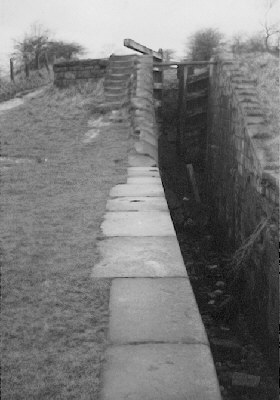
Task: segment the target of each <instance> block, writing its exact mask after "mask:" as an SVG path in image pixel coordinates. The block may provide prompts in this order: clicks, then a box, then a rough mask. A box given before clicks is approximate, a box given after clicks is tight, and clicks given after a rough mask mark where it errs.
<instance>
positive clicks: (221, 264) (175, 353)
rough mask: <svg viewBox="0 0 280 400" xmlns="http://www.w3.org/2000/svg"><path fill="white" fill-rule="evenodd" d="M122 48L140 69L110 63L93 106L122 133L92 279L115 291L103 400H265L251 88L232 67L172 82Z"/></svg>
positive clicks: (267, 229)
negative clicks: (117, 178)
mask: <svg viewBox="0 0 280 400" xmlns="http://www.w3.org/2000/svg"><path fill="white" fill-rule="evenodd" d="M132 42H133V41H130V40H127V42H126V45H127V47H131V46H132V47H133V48H134V49H136V51H141V52H142V53H144V54H146V55H142V56H139V55H136V54H135V55H132V56H116V55H113V56H111V57H110V59H109V62H108V65H107V66H106V72H105V81H104V88H105V102H104V104H102V105H101V106H100V112H101V113H103V114H104V115H105V116H106V115H109V120H110V121H111V124H112V127H113V128H115V129H118V126H119V125H120V124H125V125H126V127H129V131H130V135H129V145H130V150H129V153H128V159H127V182H126V183H125V184H118V185H117V186H115V187H113V188H112V189H111V191H110V195H109V199H108V201H107V205H106V214H105V216H104V221H103V223H102V225H101V230H102V234H103V237H102V240H100V241H99V242H98V250H99V253H100V256H101V257H100V262H99V263H98V264H97V265H95V266H94V268H93V270H92V278H93V279H98V278H111V279H112V286H111V293H110V321H109V333H108V340H109V345H108V348H107V350H106V354H105V362H104V366H103V373H102V390H101V395H100V396H101V399H102V400H123V399H125V398H131V399H133V400H138V399H139V400H140V399H145V400H149V399H150V400H156V399H158V400H165V399H166V400H172V399H176V400H177V399H178V400H181V399H182V400H183V399H186V398H189V399H196V400H199V399H208V400H211V399H213V400H214V399H215V400H218V399H225V400H234V399H235V400H237V399H238V400H242V399H244V400H245V399H247V400H248V399H254V400H256V399H257V400H266V399H267V400H269V399H271V400H275V399H276V394H277V391H278V389H277V386H276V385H275V376H276V374H277V373H274V372H275V365H277V363H276V359H277V357H275V348H276V347H275V341H276V340H278V339H276V338H278V333H277V332H278V322H277V321H278V311H277V310H278V307H277V298H278V285H277V284H276V282H275V280H274V278H273V276H274V274H275V272H276V271H277V273H278V267H277V264H276V266H275V260H276V259H277V258H276V257H278V256H275V254H277V245H275V237H276V236H275V235H274V232H275V226H277V223H276V221H277V212H278V210H277V207H276V206H275V205H276V204H278V198H277V193H278V187H277V181H276V179H275V176H274V174H273V173H272V172H271V171H272V168H271V167H272V164H273V162H274V161H273V160H270V161H269V163H270V164H269V165H270V169H268V168H267V164H266V156H267V154H266V153H265V151H266V143H265V142H262V149H261V147H260V146H259V142H258V140H259V138H260V134H259V131H260V130H262V125H261V124H260V118H259V117H258V119H255V117H254V113H255V110H256V101H255V98H254V111H252V110H251V109H250V108H248V98H249V97H250V96H251V97H252V96H253V97H254V90H253V87H251V86H252V85H253V84H252V82H250V81H249V80H246V79H245V78H243V77H242V76H241V75H240V73H239V70H238V68H237V67H236V66H235V64H234V62H233V61H232V60H231V59H230V58H227V57H228V54H226V56H225V55H224V54H219V56H217V58H216V59H215V60H212V61H211V62H210V63H208V64H209V65H208V64H207V63H200V65H198V64H199V63H197V64H196V65H195V64H194V63H185V64H180V63H177V64H176V63H175V64H176V65H175V66H176V67H177V69H173V67H174V63H173V64H172V63H169V64H164V63H163V62H162V59H161V58H162V55H161V53H160V52H154V51H152V50H150V49H147V48H145V47H144V46H142V47H141V45H139V44H137V43H135V42H134V43H132ZM139 46H140V47H139ZM171 64H172V65H171ZM103 67H104V65H103V64H102V68H103ZM171 67H172V68H171ZM63 68H65V66H63ZM73 68H74V67H73ZM75 68H76V66H75ZM103 69H104V68H103ZM103 69H102V71H103ZM163 70H164V73H163V72H162V71H163ZM174 72H175V75H174ZM102 73H103V72H102ZM168 76H169V77H170V79H172V80H173V84H172V85H169V84H168V82H167V81H166V80H165V78H164V79H163V77H168ZM63 77H64V75H63V76H62V75H61V82H62V83H63V85H64V84H65V82H64V80H63V79H64V78H63ZM174 82H175V85H174ZM176 85H177V87H176ZM250 85H251V86H250ZM245 111H246V112H245ZM239 113H240V115H241V114H242V117H241V116H239ZM246 113H247V114H246ZM244 115H245V117H244ZM257 144H258V146H257ZM258 151H261V152H262V154H261V155H259V154H258ZM273 165H274V164H273ZM275 165H276V164H275ZM269 171H270V172H269ZM252 207H253V209H252ZM275 251H276V253H275ZM268 254H269V256H268ZM260 294H261V296H260ZM255 315H261V316H262V317H261V318H259V319H258V320H256V318H255ZM257 333H259V334H257Z"/></svg>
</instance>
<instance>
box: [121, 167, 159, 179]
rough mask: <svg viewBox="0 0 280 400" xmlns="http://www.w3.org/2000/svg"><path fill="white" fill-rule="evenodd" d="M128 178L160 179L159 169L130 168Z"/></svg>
mask: <svg viewBox="0 0 280 400" xmlns="http://www.w3.org/2000/svg"><path fill="white" fill-rule="evenodd" d="M127 174H128V176H154V177H159V169H158V168H157V167H129V168H128V169H127Z"/></svg>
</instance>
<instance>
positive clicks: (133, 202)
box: [106, 197, 168, 211]
mask: <svg viewBox="0 0 280 400" xmlns="http://www.w3.org/2000/svg"><path fill="white" fill-rule="evenodd" d="M106 209H107V210H109V211H168V206H167V202H166V200H165V198H164V197H118V198H116V199H110V200H108V201H107V204H106Z"/></svg>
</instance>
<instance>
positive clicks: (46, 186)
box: [0, 90, 127, 400]
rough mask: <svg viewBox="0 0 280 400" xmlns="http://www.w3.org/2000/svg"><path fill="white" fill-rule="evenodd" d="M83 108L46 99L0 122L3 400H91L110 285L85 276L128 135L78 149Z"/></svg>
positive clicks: (59, 98)
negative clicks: (0, 145)
mask: <svg viewBox="0 0 280 400" xmlns="http://www.w3.org/2000/svg"><path fill="white" fill-rule="evenodd" d="M89 100H90V99H89V98H87V99H86V102H85V101H84V98H83V96H81V95H76V96H74V95H73V93H72V94H71V93H70V94H69V93H68V94H67V93H64V92H58V91H54V90H48V91H47V92H46V93H41V94H39V95H38V96H37V97H36V99H29V100H28V101H26V103H25V105H24V107H19V108H15V109H13V110H10V111H9V112H5V113H3V114H1V115H0V122H1V128H0V133H1V138H2V139H1V142H2V149H1V153H2V154H1V155H2V158H1V160H2V161H1V164H0V168H1V202H2V204H1V208H2V215H1V237H2V243H3V245H2V251H1V253H2V293H3V294H2V296H3V299H2V324H3V342H2V346H3V370H2V379H3V380H2V396H3V398H5V399H6V400H8V399H78V398H79V399H94V398H96V396H97V392H98V388H99V373H100V369H99V367H100V359H102V354H103V349H104V345H105V340H106V339H105V338H106V327H107V319H108V296H109V288H110V281H109V280H104V279H103V280H97V281H96V280H95V281H93V280H91V279H90V278H89V276H90V271H91V269H92V266H93V265H94V263H95V262H96V261H97V260H98V254H97V252H96V248H95V243H96V240H97V237H98V235H99V227H100V224H101V221H102V216H103V214H104V212H105V205H106V200H107V196H108V193H109V190H110V188H111V187H112V186H114V185H116V184H117V183H120V182H122V181H124V179H125V175H126V161H125V160H126V155H127V140H126V138H127V131H126V129H124V128H122V127H121V124H118V126H115V125H113V124H111V125H109V126H108V125H105V126H103V127H102V126H100V123H99V134H98V135H97V136H95V138H94V137H93V138H92V140H85V139H88V138H89V136H88V135H86V132H87V131H88V129H89V127H88V119H89V118H93V119H95V117H94V116H92V112H91V113H90V110H89V108H92V107H91V106H90V105H89V104H90V101H89ZM93 101H94V99H93ZM96 118H97V117H96ZM99 122H100V121H99Z"/></svg>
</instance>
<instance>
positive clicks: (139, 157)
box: [128, 154, 157, 167]
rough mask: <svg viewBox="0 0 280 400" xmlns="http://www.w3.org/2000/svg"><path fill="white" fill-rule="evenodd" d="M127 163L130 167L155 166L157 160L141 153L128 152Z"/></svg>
mask: <svg viewBox="0 0 280 400" xmlns="http://www.w3.org/2000/svg"><path fill="white" fill-rule="evenodd" d="M128 165H129V166H131V167H156V166H157V162H156V161H155V160H154V159H153V158H151V157H149V156H146V155H143V154H129V156H128Z"/></svg>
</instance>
